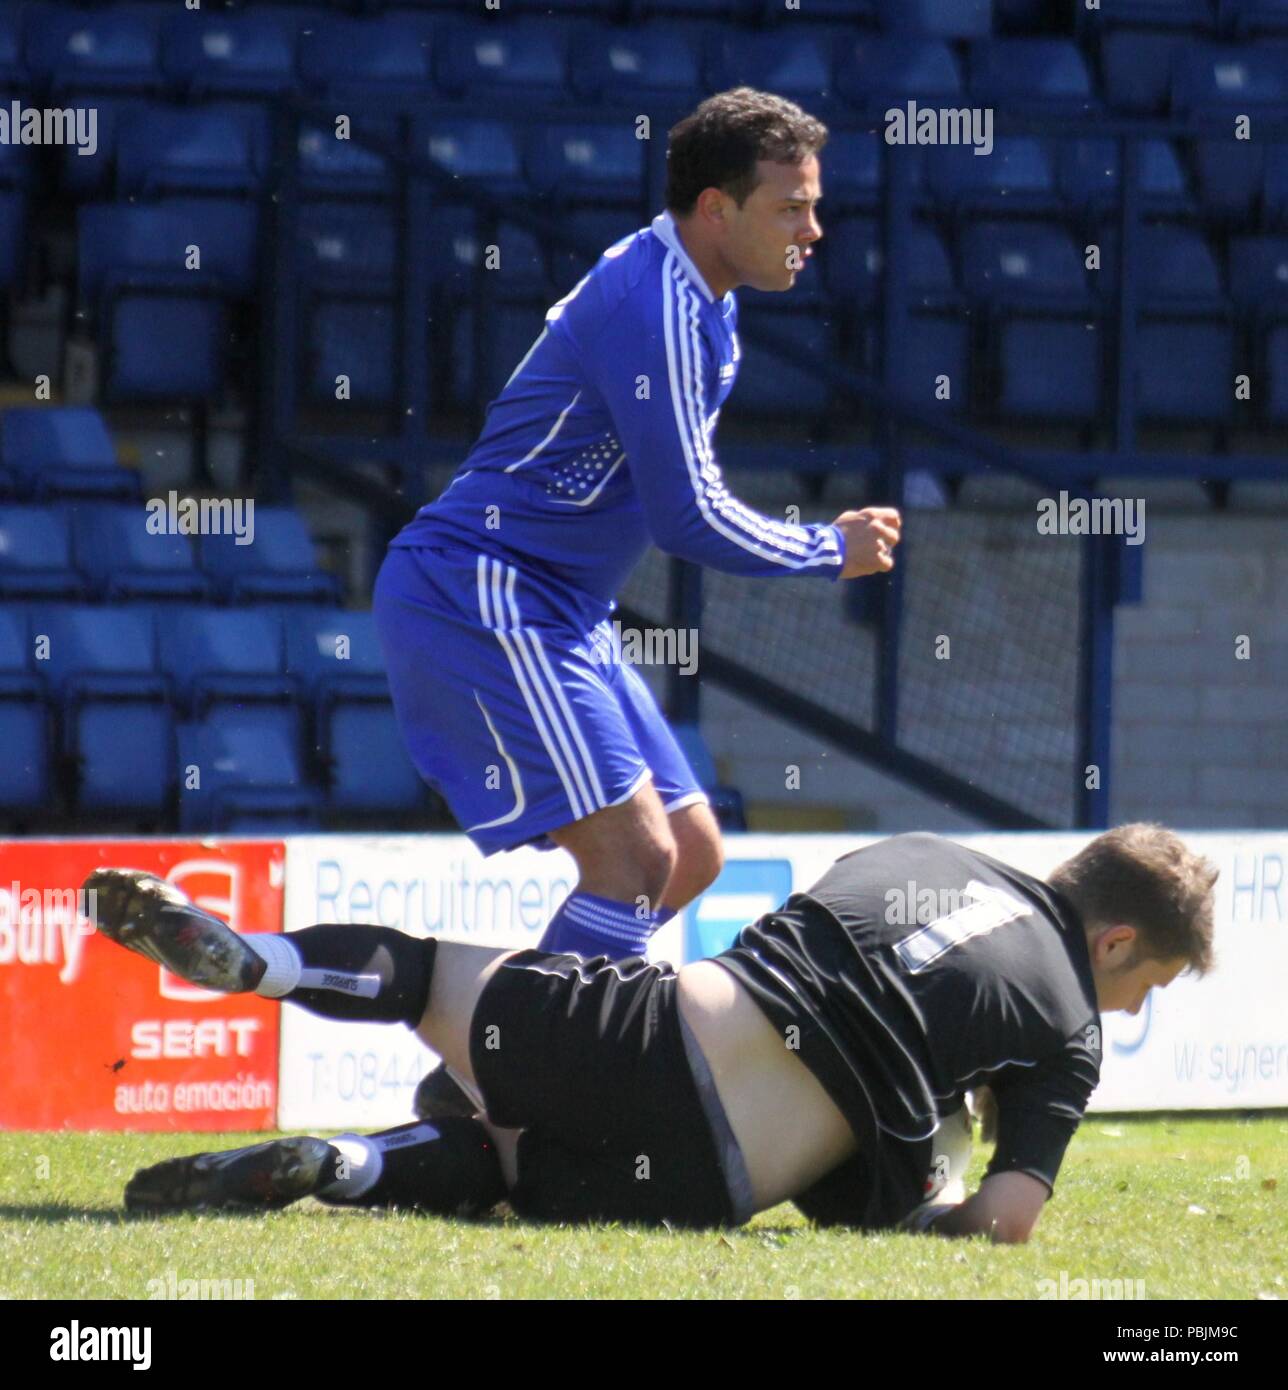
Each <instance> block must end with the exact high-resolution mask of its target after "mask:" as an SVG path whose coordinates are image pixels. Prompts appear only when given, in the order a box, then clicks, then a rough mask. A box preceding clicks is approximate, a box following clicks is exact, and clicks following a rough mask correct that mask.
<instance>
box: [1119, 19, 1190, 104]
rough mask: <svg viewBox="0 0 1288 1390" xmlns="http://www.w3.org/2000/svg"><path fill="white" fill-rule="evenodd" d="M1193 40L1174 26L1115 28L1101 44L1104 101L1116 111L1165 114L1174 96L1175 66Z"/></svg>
mask: <svg viewBox="0 0 1288 1390" xmlns="http://www.w3.org/2000/svg"><path fill="white" fill-rule="evenodd" d="M1192 41H1193V40H1192V39H1191V38H1190V37H1189V36H1188V35H1186V34H1183V33H1179V32H1177V31H1175V30H1170V29H1169V30H1161V31H1156V30H1143V31H1138V30H1135V29H1114V30H1112V31H1110V32H1109V33H1107V34H1105V36H1104V38H1103V39H1102V40H1101V44H1100V70H1101V73H1102V75H1103V78H1104V84H1105V101H1106V102H1107V104H1108V105H1109V106H1110V107H1111V108H1112V109H1113V110H1115V111H1127V112H1131V113H1133V114H1136V115H1162V114H1163V113H1165V112H1166V111H1167V109H1168V106H1169V105H1170V103H1171V99H1172V66H1173V64H1174V63H1175V61H1176V58H1177V56H1178V55H1179V54H1180V53H1182V52H1184V51H1185V50H1186V49H1187V48H1188V47H1189V45H1190V43H1191V42H1192Z"/></svg>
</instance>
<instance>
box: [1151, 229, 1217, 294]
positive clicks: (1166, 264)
mask: <svg viewBox="0 0 1288 1390" xmlns="http://www.w3.org/2000/svg"><path fill="white" fill-rule="evenodd" d="M1138 270H1139V274H1140V302H1141V303H1142V304H1143V305H1144V306H1145V307H1146V308H1147V309H1150V310H1153V311H1156V312H1163V313H1173V314H1176V313H1190V314H1207V313H1216V312H1220V311H1221V309H1222V308H1223V304H1224V300H1223V294H1224V290H1223V287H1222V283H1221V271H1220V268H1219V267H1218V265H1217V261H1216V257H1215V256H1214V255H1213V254H1212V248H1211V247H1210V246H1209V245H1208V243H1207V241H1206V239H1205V238H1204V237H1203V235H1202V233H1200V232H1195V231H1191V230H1190V229H1189V228H1188V227H1177V226H1174V225H1172V224H1170V223H1152V224H1149V225H1147V226H1145V227H1142V228H1141V245H1140V264H1139V267H1138Z"/></svg>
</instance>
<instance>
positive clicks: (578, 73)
mask: <svg viewBox="0 0 1288 1390" xmlns="http://www.w3.org/2000/svg"><path fill="white" fill-rule="evenodd" d="M801 8H802V9H805V8H809V7H808V6H802V7H801ZM1105 8H1106V9H1111V8H1112V9H1120V8H1121V7H1118V6H1113V7H1108V6H1107V7H1105ZM941 12H942V13H944V14H948V13H950V12H949V11H948V10H947V8H946V7H943V8H942V10H941ZM987 13H988V12H987V7H986V6H981V5H977V4H969V5H965V6H963V5H960V4H958V14H959V18H958V20H957V22H956V23H955V24H954V23H953V21H952V20H951V19H949V20H947V21H945V22H944V24H943V26H942V27H944V28H946V29H947V30H948V36H947V37H945V38H934V37H928V36H926V35H925V34H924V33H918V32H916V27H915V25H912V26H910V25H908V24H906V23H903V24H895V25H892V26H891V32H886V33H879V32H867V31H863V30H859V31H856V30H855V28H854V26H853V25H852V24H849V23H840V22H837V23H834V24H831V25H817V24H799V23H797V24H785V23H780V24H779V25H776V26H774V27H772V28H765V29H756V28H748V27H741V26H736V25H731V24H728V23H714V24H713V23H710V22H707V21H706V19H704V18H703V17H697V18H692V17H690V18H684V17H673V16H668V17H666V18H665V19H659V20H658V21H657V22H653V23H637V24H634V25H631V26H622V25H617V24H612V23H607V22H603V21H601V20H599V19H589V18H587V17H586V16H585V14H584V13H583V14H580V15H577V14H573V15H569V16H567V17H563V18H556V17H554V16H552V15H546V14H540V15H537V14H528V15H524V14H519V15H517V16H516V17H514V18H510V17H509V15H508V13H507V14H506V15H505V16H503V17H496V16H493V17H487V18H470V19H463V18H461V17H460V16H459V15H450V16H445V15H441V14H432V13H429V14H426V13H417V12H414V11H405V12H398V13H392V14H384V15H380V16H370V17H361V18H360V17H355V16H346V15H335V14H325V13H322V14H307V15H305V16H301V15H300V14H299V13H298V12H294V11H291V10H289V9H279V8H263V9H255V10H250V11H247V12H244V13H235V12H234V13H215V14H211V13H203V12H201V11H186V10H185V11H181V12H178V13H171V14H170V15H169V16H165V17H163V16H162V15H161V13H160V12H158V11H156V10H154V9H151V8H148V7H146V6H139V5H137V4H121V5H109V6H105V7H103V8H100V9H95V10H91V11H86V10H78V9H69V8H64V7H59V6H35V5H33V6H30V7H28V9H27V11H26V16H25V20H26V22H25V25H24V24H23V19H22V11H21V10H20V11H18V12H16V13H15V12H13V11H10V12H8V14H7V17H6V18H3V19H0V82H8V83H13V84H18V85H23V84H33V85H37V86H41V87H44V88H46V89H47V90H48V91H49V92H50V93H51V94H52V95H65V94H76V93H80V92H100V93H104V92H129V91H132V92H139V93H156V94H159V93H168V94H172V95H178V96H183V97H187V98H194V97H195V98H201V97H204V96H208V95H210V94H212V93H213V94H223V95H230V94H236V95H239V96H252V97H263V96H273V95H280V94H284V93H300V94H304V95H309V96H317V97H324V98H327V99H333V98H337V99H345V98H351V97H353V96H361V95H373V94H374V95H379V96H383V97H414V98H431V97H434V96H438V97H442V98H448V99H455V98H470V99H475V98H482V99H487V100H491V99H496V98H501V99H504V98H505V97H513V98H514V99H516V100H531V99H533V98H536V99H539V100H545V101H553V102H576V103H577V104H578V105H581V104H584V103H592V104H600V103H603V104H610V105H611V104H619V103H621V102H622V101H624V100H629V101H631V102H638V101H639V100H640V99H641V97H643V96H645V95H648V94H652V95H654V96H657V97H661V98H667V97H669V98H673V99H674V100H676V101H691V100H693V99H694V98H696V97H698V96H700V95H702V94H703V93H704V92H707V91H722V90H724V89H725V88H727V87H730V86H734V85H737V84H739V83H742V82H748V83H751V84H752V85H756V86H762V87H765V88H768V89H771V90H774V91H777V92H780V93H781V94H783V95H785V96H791V97H809V98H812V99H813V100H814V101H815V102H817V101H819V100H824V99H827V98H829V97H835V98H836V99H837V100H838V101H841V102H844V103H847V104H849V105H851V106H854V107H858V108H860V109H862V110H865V111H867V110H871V109H873V108H874V106H877V105H879V104H881V103H884V102H885V101H886V100H887V99H888V98H889V97H890V96H891V95H892V94H897V95H898V96H900V97H908V96H916V97H918V98H921V97H927V98H932V97H933V98H937V99H942V98H955V97H959V96H968V97H969V98H970V99H971V100H973V101H975V102H977V103H982V104H996V105H1001V106H1010V105H1015V104H1017V103H1019V104H1024V105H1029V104H1037V105H1040V106H1044V107H1048V108H1050V107H1054V108H1058V109H1070V108H1071V109H1077V110H1087V109H1093V108H1096V107H1098V106H1100V105H1101V104H1102V103H1103V104H1107V105H1108V106H1109V107H1111V108H1125V109H1129V110H1134V109H1140V107H1141V104H1142V101H1143V100H1144V99H1145V96H1146V92H1148V101H1149V105H1150V109H1154V108H1155V107H1156V106H1157V105H1158V104H1159V103H1160V102H1161V103H1162V104H1166V103H1167V102H1168V101H1169V100H1170V103H1171V106H1172V109H1173V110H1176V111H1178V112H1185V111H1189V110H1191V109H1205V108H1212V107H1216V108H1225V107H1228V106H1230V105H1231V103H1235V104H1237V105H1238V106H1239V109H1246V108H1247V105H1248V104H1249V103H1251V104H1252V105H1253V106H1259V107H1276V106H1277V107H1280V108H1282V107H1283V106H1284V105H1285V104H1286V103H1288V76H1286V75H1285V73H1284V68H1283V63H1282V51H1281V49H1279V48H1278V47H1277V46H1276V45H1275V43H1274V41H1273V40H1269V41H1267V40H1258V41H1249V42H1242V43H1240V42H1222V43H1212V42H1198V43H1196V42H1195V41H1194V40H1193V39H1192V38H1191V37H1190V36H1188V35H1181V37H1183V38H1185V39H1186V42H1185V43H1184V44H1172V45H1171V46H1170V47H1169V46H1168V43H1169V41H1170V39H1172V38H1174V37H1176V35H1175V34H1171V35H1169V34H1168V33H1166V32H1164V33H1163V34H1161V35H1160V34H1158V33H1157V32H1150V31H1149V30H1145V31H1138V30H1135V29H1123V28H1117V27H1113V28H1108V29H1106V30H1105V32H1104V35H1103V44H1102V45H1101V47H1100V49H1099V52H1098V53H1097V52H1096V49H1095V46H1094V42H1093V40H1094V39H1095V38H1096V37H1099V34H1100V31H1099V30H1098V29H1096V30H1092V31H1089V32H1090V34H1091V39H1090V40H1089V43H1088V47H1087V48H1083V47H1080V46H1079V44H1078V42H1077V41H1076V40H1075V39H1072V38H1062V37H1047V36H1041V37H1034V36H1022V37H1017V36H1006V37H992V36H991V34H990V33H989V31H988V30H987V29H986V28H982V27H981V26H982V25H984V24H986V23H987ZM717 18H718V17H717ZM910 28H911V29H912V32H909V30H910ZM1285 31H1286V32H1288V25H1285ZM981 34H983V35H987V36H983V37H980V36H979V35H981ZM959 38H965V39H969V40H970V43H969V49H968V51H967V53H966V54H965V61H964V63H963V62H962V61H961V60H960V59H959V55H958V53H957V52H955V51H954V49H953V48H952V47H950V41H951V40H953V39H959ZM1142 43H1143V44H1144V45H1145V46H1144V47H1143V48H1142V47H1141V46H1140V45H1141V44H1142ZM1142 55H1143V56H1144V57H1145V58H1146V59H1147V63H1146V66H1147V67H1148V68H1149V72H1148V73H1143V72H1141V71H1139V70H1137V68H1136V66H1135V65H1134V64H1133V61H1132V60H1133V59H1134V58H1139V57H1141V56H1142ZM1097 65H1098V66H1099V67H1100V69H1101V74H1100V75H1101V78H1102V80H1103V85H1102V86H1098V85H1097V81H1096V73H1095V69H1096V67H1097ZM1142 80H1144V81H1148V82H1149V83H1151V84H1153V85H1152V86H1150V87H1149V88H1148V89H1146V88H1143V87H1141V86H1140V85H1139V84H1140V83H1141V81H1142ZM1160 84H1161V92H1160V91H1159V86H1160Z"/></svg>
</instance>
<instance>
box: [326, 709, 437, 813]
mask: <svg viewBox="0 0 1288 1390" xmlns="http://www.w3.org/2000/svg"><path fill="white" fill-rule="evenodd" d="M323 737H324V739H325V744H324V750H325V751H324V766H325V768H326V774H327V808H328V810H330V811H332V812H345V813H352V814H364V815H372V814H385V815H392V814H398V813H403V814H408V813H412V812H415V811H418V810H421V809H422V808H424V807H425V805H426V803H427V801H428V791H427V788H426V785H425V783H424V782H422V781H421V780H420V776H419V774H418V773H417V771H416V769H415V767H413V766H412V762H411V759H410V758H409V757H408V756H407V749H406V747H405V745H404V744H403V740H402V735H401V734H400V733H399V731H398V725H397V722H396V721H395V719H394V711H393V706H392V705H390V704H356V703H353V702H351V701H342V702H340V703H338V704H336V705H335V706H334V707H333V708H332V709H331V710H330V711H329V714H328V717H327V723H326V727H325V732H324V734H323Z"/></svg>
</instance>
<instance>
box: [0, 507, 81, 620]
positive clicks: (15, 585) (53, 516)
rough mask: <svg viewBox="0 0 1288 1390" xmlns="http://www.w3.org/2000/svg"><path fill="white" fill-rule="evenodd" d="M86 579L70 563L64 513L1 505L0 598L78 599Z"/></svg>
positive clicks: (57, 510)
mask: <svg viewBox="0 0 1288 1390" xmlns="http://www.w3.org/2000/svg"><path fill="white" fill-rule="evenodd" d="M84 593H85V580H84V578H83V577H82V576H81V575H80V574H79V573H78V572H77V570H76V569H75V568H74V567H73V564H72V553H71V537H70V534H69V528H68V520H67V515H66V513H65V512H63V511H61V510H59V509H58V508H54V507H32V506H0V598H4V599H14V598H60V599H79V598H81V597H83V596H84Z"/></svg>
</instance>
